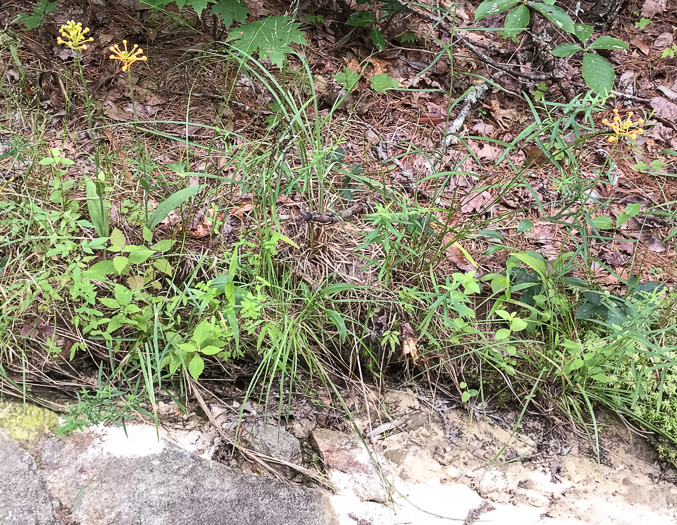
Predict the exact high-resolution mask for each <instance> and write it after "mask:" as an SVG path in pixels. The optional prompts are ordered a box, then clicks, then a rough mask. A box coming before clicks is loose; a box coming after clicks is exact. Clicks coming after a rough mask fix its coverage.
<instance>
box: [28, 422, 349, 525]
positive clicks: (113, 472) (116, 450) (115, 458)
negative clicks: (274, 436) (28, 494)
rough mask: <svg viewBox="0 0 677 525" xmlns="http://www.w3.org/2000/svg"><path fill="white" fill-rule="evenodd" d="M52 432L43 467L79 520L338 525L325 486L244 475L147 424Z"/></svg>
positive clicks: (85, 524) (115, 524)
mask: <svg viewBox="0 0 677 525" xmlns="http://www.w3.org/2000/svg"><path fill="white" fill-rule="evenodd" d="M127 433H128V435H129V438H128V437H127V436H125V433H124V431H123V429H121V428H116V427H109V428H107V429H98V430H97V431H96V432H90V433H81V434H74V435H72V436H70V437H68V438H66V439H63V438H62V439H57V438H49V439H47V440H46V441H45V442H44V443H43V444H42V445H41V446H40V448H39V450H38V451H37V453H38V454H39V458H40V459H39V464H40V471H41V473H42V475H43V477H44V478H45V480H46V481H47V486H48V487H49V489H50V491H51V492H52V494H53V495H54V496H56V497H57V498H58V499H59V500H60V501H61V503H62V504H63V505H64V506H66V507H68V508H71V507H74V511H73V518H74V519H75V520H76V521H77V523H79V524H80V525H166V524H172V525H231V524H232V525H259V524H264V523H271V524H273V523H274V524H287V525H295V524H299V525H335V524H336V523H337V521H336V518H335V516H334V512H333V510H332V508H331V504H330V503H329V501H328V499H327V498H326V497H325V496H324V495H323V494H322V493H321V492H319V491H315V490H311V489H307V488H304V487H297V486H293V485H287V484H284V483H280V482H277V481H274V480H270V479H264V478H258V477H256V476H252V475H247V474H243V473H241V472H239V471H236V470H233V469H231V468H228V467H226V466H225V465H222V464H220V463H216V462H213V461H209V460H206V459H203V458H201V457H199V456H196V455H194V454H191V453H190V452H188V451H186V450H184V449H182V448H180V447H178V446H176V445H174V444H172V443H170V442H168V441H166V440H164V439H161V440H160V441H158V439H157V435H156V433H155V429H154V428H153V427H147V426H128V427H127Z"/></svg>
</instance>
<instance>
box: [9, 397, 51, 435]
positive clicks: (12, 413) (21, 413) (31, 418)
mask: <svg viewBox="0 0 677 525" xmlns="http://www.w3.org/2000/svg"><path fill="white" fill-rule="evenodd" d="M58 424H59V418H58V417H57V415H56V414H55V413H54V412H52V411H51V410H47V409H46V408H42V407H37V406H33V405H25V404H23V403H12V402H6V401H0V428H3V429H5V431H6V432H7V434H9V436H10V437H12V438H14V439H17V440H19V441H25V442H29V443H33V442H34V441H36V440H37V439H38V438H39V437H41V436H42V435H44V434H46V433H48V432H51V431H53V430H54V429H55V428H56V427H57V426H58Z"/></svg>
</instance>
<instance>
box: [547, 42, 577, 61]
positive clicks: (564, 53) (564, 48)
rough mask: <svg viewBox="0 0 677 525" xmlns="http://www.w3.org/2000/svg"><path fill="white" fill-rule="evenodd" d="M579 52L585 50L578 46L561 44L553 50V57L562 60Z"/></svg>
mask: <svg viewBox="0 0 677 525" xmlns="http://www.w3.org/2000/svg"><path fill="white" fill-rule="evenodd" d="M578 51H583V48H582V47H581V46H579V45H578V44H560V45H558V46H557V47H556V48H555V49H553V50H552V55H553V56H556V57H560V58H569V57H570V56H571V55H573V54H574V53H576V52H578Z"/></svg>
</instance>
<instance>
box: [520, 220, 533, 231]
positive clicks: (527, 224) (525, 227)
mask: <svg viewBox="0 0 677 525" xmlns="http://www.w3.org/2000/svg"><path fill="white" fill-rule="evenodd" d="M533 227H534V223H533V222H531V221H530V220H529V219H524V220H521V221H520V223H519V224H518V225H517V233H523V232H528V231H529V230H531V228H533Z"/></svg>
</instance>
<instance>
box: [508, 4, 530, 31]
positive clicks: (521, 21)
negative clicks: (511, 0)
mask: <svg viewBox="0 0 677 525" xmlns="http://www.w3.org/2000/svg"><path fill="white" fill-rule="evenodd" d="M530 20H531V13H530V11H529V8H528V7H527V6H525V5H518V6H517V7H516V8H515V9H513V10H512V11H510V12H509V13H508V14H507V15H506V17H505V24H504V28H503V30H504V31H505V33H506V35H508V36H509V37H513V36H517V35H519V34H520V33H521V32H522V31H524V30H525V29H526V28H527V26H528V25H529V21H530Z"/></svg>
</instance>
